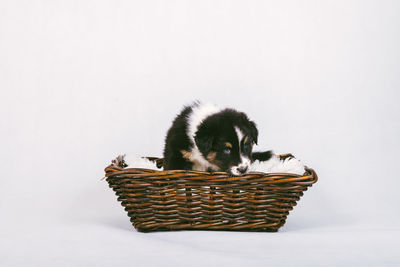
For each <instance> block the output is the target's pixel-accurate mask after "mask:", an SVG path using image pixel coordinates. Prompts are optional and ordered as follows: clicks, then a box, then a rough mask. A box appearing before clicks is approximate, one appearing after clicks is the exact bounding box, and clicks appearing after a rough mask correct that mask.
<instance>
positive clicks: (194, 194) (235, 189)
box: [105, 154, 318, 232]
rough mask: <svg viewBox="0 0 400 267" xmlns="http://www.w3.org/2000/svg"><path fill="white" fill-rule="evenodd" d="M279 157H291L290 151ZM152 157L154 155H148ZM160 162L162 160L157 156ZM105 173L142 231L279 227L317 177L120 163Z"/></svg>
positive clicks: (248, 229) (308, 174) (132, 219)
mask: <svg viewBox="0 0 400 267" xmlns="http://www.w3.org/2000/svg"><path fill="white" fill-rule="evenodd" d="M280 157H281V158H286V157H292V155H290V154H286V155H281V156H280ZM152 159H154V160H155V158H152ZM157 163H158V164H162V159H158V161H157ZM122 166H123V161H121V158H119V159H116V160H114V161H113V164H111V165H110V166H108V167H107V168H106V169H105V171H106V177H107V179H106V180H107V182H108V183H109V186H110V187H111V188H112V189H113V190H114V191H115V193H116V195H117V196H118V201H121V204H122V206H123V207H124V208H125V210H126V211H127V212H128V216H129V217H130V219H131V222H132V224H133V226H134V227H135V228H136V229H137V230H138V231H141V232H150V231H165V230H194V229H202V230H240V231H273V232H275V231H278V229H279V228H280V227H281V226H282V225H284V224H285V221H286V218H287V216H288V214H289V211H290V210H292V209H293V206H295V205H296V202H297V201H298V200H299V199H300V197H301V196H302V195H303V192H304V191H305V190H307V188H308V187H309V186H312V184H314V183H315V182H316V181H317V180H318V177H317V175H316V173H315V172H314V170H312V169H309V168H306V173H305V174H304V175H303V176H300V175H296V174H287V173H273V174H265V173H261V172H259V173H248V174H246V175H243V176H237V177H232V176H229V175H228V174H227V173H226V172H213V173H209V172H198V171H184V170H168V171H156V170H150V169H138V168H126V169H124V168H123V167H122Z"/></svg>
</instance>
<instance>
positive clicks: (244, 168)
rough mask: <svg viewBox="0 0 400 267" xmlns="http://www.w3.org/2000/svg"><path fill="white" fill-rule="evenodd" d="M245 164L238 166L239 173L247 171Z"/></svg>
mask: <svg viewBox="0 0 400 267" xmlns="http://www.w3.org/2000/svg"><path fill="white" fill-rule="evenodd" d="M247 168H248V167H247V166H244V167H239V168H238V171H239V172H240V173H241V174H243V173H245V172H246V171H247Z"/></svg>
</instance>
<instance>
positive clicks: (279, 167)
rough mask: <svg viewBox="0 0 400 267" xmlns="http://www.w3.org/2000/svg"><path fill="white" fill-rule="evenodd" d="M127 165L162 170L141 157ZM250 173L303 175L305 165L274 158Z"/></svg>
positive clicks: (129, 158)
mask: <svg viewBox="0 0 400 267" xmlns="http://www.w3.org/2000/svg"><path fill="white" fill-rule="evenodd" d="M124 161H125V163H126V164H127V165H128V167H126V168H144V169H152V170H160V171H161V170H162V168H157V166H156V164H155V163H154V162H152V161H150V160H148V159H146V158H142V157H139V156H133V155H126V156H125V157H124ZM249 172H263V173H278V172H279V173H293V174H298V175H303V174H304V172H305V170H304V165H303V164H302V163H301V161H300V160H298V159H296V158H286V159H284V160H281V159H279V157H278V156H273V157H272V158H271V159H269V160H267V161H263V162H260V161H258V160H256V161H255V162H253V163H252V164H251V166H250V169H249Z"/></svg>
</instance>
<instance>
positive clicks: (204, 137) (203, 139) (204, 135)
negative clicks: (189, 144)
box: [194, 129, 214, 155]
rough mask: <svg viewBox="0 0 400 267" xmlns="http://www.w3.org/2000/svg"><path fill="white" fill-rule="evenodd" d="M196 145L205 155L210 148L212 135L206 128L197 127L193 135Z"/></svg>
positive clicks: (212, 139)
mask: <svg viewBox="0 0 400 267" xmlns="http://www.w3.org/2000/svg"><path fill="white" fill-rule="evenodd" d="M194 140H195V141H196V145H197V147H198V148H199V150H200V152H201V153H203V155H207V154H208V152H210V150H211V148H212V144H213V141H214V136H213V135H212V134H211V133H210V132H209V131H207V130H206V129H199V130H198V131H197V132H196V136H195V137H194Z"/></svg>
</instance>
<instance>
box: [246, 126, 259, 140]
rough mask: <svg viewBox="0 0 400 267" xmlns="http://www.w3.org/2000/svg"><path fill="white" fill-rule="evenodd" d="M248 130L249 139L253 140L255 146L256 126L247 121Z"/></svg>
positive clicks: (256, 137) (256, 138)
mask: <svg viewBox="0 0 400 267" xmlns="http://www.w3.org/2000/svg"><path fill="white" fill-rule="evenodd" d="M248 130H249V135H250V137H251V139H253V141H254V143H256V144H257V142H258V130H257V126H256V124H255V123H254V122H253V121H249V124H248Z"/></svg>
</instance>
